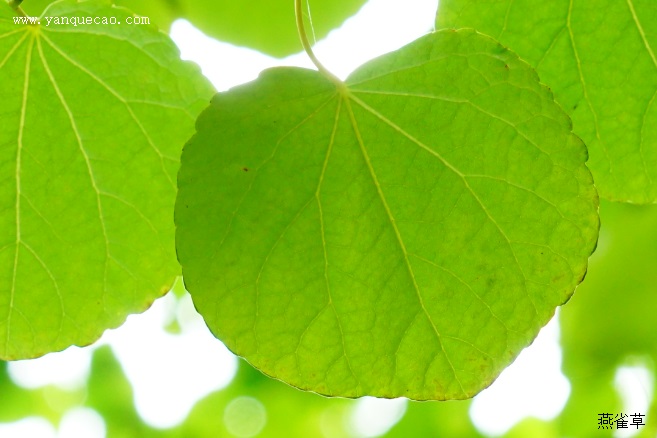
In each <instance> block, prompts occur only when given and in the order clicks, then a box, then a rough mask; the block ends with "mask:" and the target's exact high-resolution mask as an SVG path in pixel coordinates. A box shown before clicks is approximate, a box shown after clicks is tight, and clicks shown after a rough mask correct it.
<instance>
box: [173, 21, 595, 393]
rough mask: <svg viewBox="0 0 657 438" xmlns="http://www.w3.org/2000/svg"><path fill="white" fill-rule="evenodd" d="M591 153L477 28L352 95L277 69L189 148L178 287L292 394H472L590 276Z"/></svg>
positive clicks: (393, 63) (385, 62)
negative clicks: (588, 164) (181, 275)
mask: <svg viewBox="0 0 657 438" xmlns="http://www.w3.org/2000/svg"><path fill="white" fill-rule="evenodd" d="M586 158H587V155H586V149H585V148H584V145H583V144H582V143H581V141H580V140H579V139H578V138H577V137H575V136H574V135H573V134H572V133H571V132H570V121H569V119H568V118H567V117H566V115H565V114H564V113H563V112H562V111H561V109H560V108H559V107H558V106H557V105H556V104H555V103H554V101H553V99H552V95H551V94H550V92H549V91H548V90H547V89H546V88H545V87H543V86H541V85H540V84H539V82H538V79H537V77H536V74H535V73H534V71H533V70H532V69H531V68H529V66H527V65H526V64H525V63H524V62H522V61H520V60H519V59H518V58H517V57H516V56H515V55H514V54H512V53H510V52H508V51H507V50H506V49H504V48H503V47H501V46H500V45H498V44H497V43H496V42H495V41H493V40H491V39H489V38H487V37H483V36H481V35H479V34H477V33H474V32H472V31H462V32H451V31H447V32H438V33H434V34H430V35H428V36H426V37H423V38H421V39H419V40H417V41H415V42H414V43H411V44H410V45H408V46H406V47H404V48H402V49H400V50H399V51H397V52H393V53H391V54H388V55H386V56H384V57H381V58H379V59H377V60H375V61H372V62H370V63H368V64H366V65H365V66H363V67H362V68H360V69H359V70H357V71H356V72H355V73H354V74H353V75H352V76H351V77H350V78H349V80H348V81H347V83H346V85H345V84H342V83H338V84H336V83H334V82H331V81H330V80H328V79H325V78H324V77H323V76H321V75H320V74H318V73H317V72H314V71H309V70H302V69H293V68H279V69H272V70H268V71H266V72H264V73H263V74H262V75H261V77H260V78H259V79H258V80H257V81H255V82H254V83H251V84H248V85H245V86H241V87H238V88H235V89H233V90H231V91H229V92H227V93H220V94H218V95H217V96H216V97H215V99H214V100H213V102H212V105H211V107H210V108H208V109H207V110H206V111H205V112H204V113H203V114H202V115H201V116H200V117H199V120H198V122H197V134H196V136H195V137H194V138H193V139H192V140H191V141H190V142H189V144H188V145H187V146H186V147H185V149H184V152H183V159H182V167H181V171H180V173H179V176H178V186H179V194H178V200H177V205H176V222H177V227H178V228H177V249H178V256H179V260H180V261H181V263H182V266H183V273H184V279H185V284H186V287H187V289H188V290H189V291H190V293H191V294H192V297H193V299H194V302H195V304H196V306H197V309H198V310H199V312H200V313H201V314H202V315H203V316H204V318H205V320H206V322H207V323H208V325H209V327H210V328H211V329H212V330H213V332H214V333H215V334H216V336H217V337H219V338H220V339H221V340H223V341H224V342H225V343H226V345H227V346H228V347H229V348H231V349H232V350H233V351H234V352H236V353H237V354H239V355H241V356H243V357H245V358H246V359H247V360H248V361H249V362H251V363H252V364H253V365H254V366H256V367H257V368H259V369H261V370H262V371H264V372H265V373H266V374H269V375H271V376H274V377H277V378H279V379H281V380H284V381H285V382H287V383H290V384H292V385H294V386H297V387H299V388H303V389H308V390H312V391H316V392H320V393H322V394H327V395H339V396H347V397H357V396H361V395H366V394H368V395H375V396H380V397H397V396H406V397H408V398H412V399H449V398H467V397H471V396H472V395H474V394H475V393H477V392H478V391H480V390H481V389H483V388H485V387H486V386H488V385H489V384H490V383H491V382H492V381H493V380H494V379H495V378H496V377H497V375H498V374H499V373H500V372H501V370H502V369H503V368H504V367H506V366H507V365H508V364H509V363H510V362H511V361H512V360H513V359H514V358H515V357H516V355H517V354H518V353H519V352H520V351H521V350H522V348H524V347H525V346H527V345H528V344H529V343H530V342H531V341H532V339H533V338H534V337H535V336H536V334H537V333H538V331H539V329H540V328H541V327H542V326H543V325H544V324H545V323H546V322H547V321H548V320H549V319H550V317H551V316H552V314H553V313H554V309H555V307H556V306H558V305H560V304H562V303H564V302H565V301H567V300H568V298H569V297H570V295H571V294H572V292H573V289H574V288H575V286H576V285H577V284H578V283H579V282H580V281H581V280H582V278H583V276H584V273H585V271H586V265H587V258H588V256H589V254H590V253H591V251H592V250H593V248H594V245H595V242H596V237H597V230H598V217H597V194H596V192H595V189H594V187H593V184H592V179H591V175H590V173H589V171H588V169H587V168H586V167H585V165H584V162H585V161H586Z"/></svg>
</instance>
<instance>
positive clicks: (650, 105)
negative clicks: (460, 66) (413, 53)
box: [436, 0, 657, 203]
mask: <svg viewBox="0 0 657 438" xmlns="http://www.w3.org/2000/svg"><path fill="white" fill-rule="evenodd" d="M436 26H437V27H438V28H446V27H453V28H460V27H473V28H476V29H477V30H479V31H480V32H483V33H486V34H488V35H491V36H493V37H495V38H497V39H498V40H499V41H500V42H501V43H502V44H504V45H506V46H508V47H509V48H511V49H512V50H514V51H515V52H517V53H518V55H520V57H522V58H523V59H525V60H526V61H527V62H529V63H530V64H531V65H532V66H534V67H535V68H536V69H537V71H538V74H539V75H540V77H541V81H542V82H543V83H545V84H547V85H548V86H549V87H550V88H551V89H552V90H553V91H554V94H555V98H556V100H557V101H558V102H559V103H560V104H561V106H562V107H563V108H564V110H565V111H566V112H567V113H568V114H569V115H570V117H571V118H572V119H573V124H574V132H575V133H576V134H577V135H579V136H580V137H581V138H582V139H583V140H584V142H585V143H586V145H587V147H588V149H589V154H590V160H589V163H588V165H589V167H590V168H591V172H592V173H593V176H594V179H595V182H596V186H597V187H598V190H599V192H600V194H601V196H602V197H604V198H606V199H609V200H615V201H627V202H633V203H654V202H656V201H657V185H656V184H655V181H657V177H656V176H657V130H656V129H655V126H657V125H656V124H655V121H656V120H657V119H656V117H657V113H656V112H655V111H656V110H657V109H656V107H655V105H654V101H655V95H656V93H657V91H656V90H657V56H655V53H657V52H656V50H657V49H656V48H657V40H656V38H655V34H654V31H653V29H654V28H655V26H657V14H655V12H654V7H653V4H652V2H649V1H641V0H595V1H589V0H571V1H568V0H560V1H551V2H543V3H541V4H537V3H536V2H533V1H530V0H520V1H514V0H491V1H488V0H477V1H470V0H469V1H463V0H444V1H441V2H440V7H439V10H438V15H437V19H436Z"/></svg>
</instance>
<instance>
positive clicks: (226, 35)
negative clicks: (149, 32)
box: [24, 0, 365, 57]
mask: <svg viewBox="0 0 657 438" xmlns="http://www.w3.org/2000/svg"><path fill="white" fill-rule="evenodd" d="M48 3H49V0H26V1H25V6H24V7H25V10H26V11H27V12H28V13H30V14H31V15H39V14H41V12H42V11H43V9H44V8H45V7H46V6H47V4H48ZM113 3H114V4H116V5H119V6H125V7H129V8H130V9H131V10H133V11H135V12H136V13H137V14H140V15H143V16H146V17H149V19H150V20H151V23H152V24H156V25H157V26H159V27H160V28H161V29H163V30H168V29H169V27H170V26H171V23H172V22H173V21H174V20H175V19H177V18H185V19H187V20H189V21H190V22H191V23H192V24H193V25H194V26H196V27H197V28H199V29H200V30H202V31H203V32H205V33H206V34H207V35H209V36H211V37H214V38H217V39H219V40H222V41H226V42H229V43H232V44H236V45H240V46H248V47H252V48H254V49H257V50H260V51H261V52H264V53H268V54H270V55H273V56H279V57H281V56H285V55H290V54H292V53H295V52H299V51H301V43H300V42H299V35H298V33H297V27H296V24H295V20H294V1H293V0H251V1H249V2H248V3H247V2H244V1H235V0H113ZM309 3H310V5H309V6H308V5H307V4H306V6H304V8H303V9H304V13H305V15H306V16H309V17H310V20H311V21H310V22H311V23H312V25H313V26H312V28H313V31H314V35H315V37H316V38H318V39H319V38H324V37H325V36H326V35H327V34H328V33H329V31H330V30H331V29H334V28H336V27H338V26H339V25H340V24H342V22H343V21H344V20H345V19H346V18H347V17H350V16H351V15H353V14H355V13H356V11H358V9H359V8H360V7H361V6H362V5H363V4H364V3H365V0H309ZM308 12H309V14H308Z"/></svg>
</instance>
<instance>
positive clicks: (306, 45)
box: [294, 0, 344, 87]
mask: <svg viewBox="0 0 657 438" xmlns="http://www.w3.org/2000/svg"><path fill="white" fill-rule="evenodd" d="M301 1H302V0H294V11H295V15H296V21H297V31H299V39H300V40H301V45H302V46H303V50H304V51H305V52H306V54H307V55H308V57H309V58H310V60H311V61H312V62H313V64H315V67H317V70H319V72H320V73H321V74H323V75H324V76H326V78H327V79H329V80H330V81H331V82H334V83H335V84H336V85H338V86H339V87H342V86H344V84H343V83H342V81H341V80H340V79H338V77H337V76H335V75H334V74H333V73H331V72H330V71H329V70H328V69H327V68H326V67H324V65H323V64H322V63H321V62H319V59H317V57H316V56H315V53H314V52H313V49H312V47H311V45H310V41H309V40H308V36H307V35H306V28H305V26H304V24H303V9H302V5H301Z"/></svg>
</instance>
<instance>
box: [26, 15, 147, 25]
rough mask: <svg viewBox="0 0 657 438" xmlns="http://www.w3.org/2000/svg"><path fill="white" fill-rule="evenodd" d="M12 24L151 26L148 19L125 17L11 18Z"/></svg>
mask: <svg viewBox="0 0 657 438" xmlns="http://www.w3.org/2000/svg"><path fill="white" fill-rule="evenodd" d="M13 18H14V24H30V25H41V24H44V25H45V26H46V27H49V26H51V25H52V26H89V25H94V24H98V25H100V24H129V25H135V24H136V25H142V24H151V20H150V18H149V17H140V16H134V17H126V18H125V21H120V20H119V18H117V17H76V16H73V17H29V16H26V17H23V16H20V17H13Z"/></svg>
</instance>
